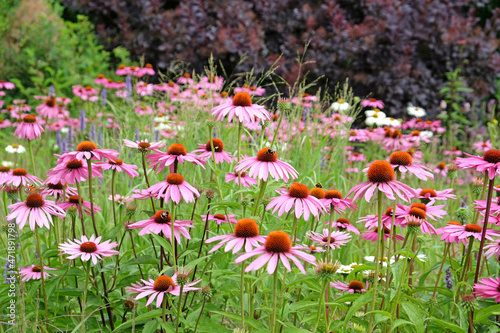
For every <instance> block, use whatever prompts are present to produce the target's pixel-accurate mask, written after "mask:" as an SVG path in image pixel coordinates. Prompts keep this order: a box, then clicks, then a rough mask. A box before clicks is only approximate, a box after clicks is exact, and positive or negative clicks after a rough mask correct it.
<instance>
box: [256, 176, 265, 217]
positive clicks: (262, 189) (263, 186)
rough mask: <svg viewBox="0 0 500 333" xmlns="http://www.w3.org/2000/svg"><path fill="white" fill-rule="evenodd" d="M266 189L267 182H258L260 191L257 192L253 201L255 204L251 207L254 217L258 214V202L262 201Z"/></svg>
mask: <svg viewBox="0 0 500 333" xmlns="http://www.w3.org/2000/svg"><path fill="white" fill-rule="evenodd" d="M266 187H267V181H265V180H262V179H261V180H260V191H259V194H258V195H257V198H256V199H255V204H254V206H253V214H254V215H255V216H258V215H259V214H258V213H259V204H260V200H261V199H262V197H263V196H264V193H265V192H266Z"/></svg>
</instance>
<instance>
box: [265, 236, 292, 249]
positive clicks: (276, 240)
mask: <svg viewBox="0 0 500 333" xmlns="http://www.w3.org/2000/svg"><path fill="white" fill-rule="evenodd" d="M264 247H265V248H266V251H267V252H273V253H287V252H289V251H290V249H291V248H292V241H291V240H290V237H288V235H287V233H286V232H284V231H272V232H270V233H269V235H268V236H267V237H266V241H265V243H264Z"/></svg>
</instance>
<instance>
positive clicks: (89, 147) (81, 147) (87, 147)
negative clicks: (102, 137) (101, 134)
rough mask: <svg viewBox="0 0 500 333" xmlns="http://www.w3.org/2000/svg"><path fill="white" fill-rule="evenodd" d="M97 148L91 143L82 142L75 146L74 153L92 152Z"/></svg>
mask: <svg viewBox="0 0 500 333" xmlns="http://www.w3.org/2000/svg"><path fill="white" fill-rule="evenodd" d="M94 149H97V146H96V144H95V143H93V142H92V141H83V142H80V143H79V144H78V146H76V151H93V150H94Z"/></svg>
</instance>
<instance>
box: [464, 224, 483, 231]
mask: <svg viewBox="0 0 500 333" xmlns="http://www.w3.org/2000/svg"><path fill="white" fill-rule="evenodd" d="M465 231H468V232H474V233H480V232H481V231H483V228H482V227H481V226H480V225H477V224H466V225H465Z"/></svg>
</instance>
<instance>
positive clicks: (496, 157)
mask: <svg viewBox="0 0 500 333" xmlns="http://www.w3.org/2000/svg"><path fill="white" fill-rule="evenodd" d="M483 159H484V160H485V161H486V162H488V163H500V150H498V149H490V150H488V151H487V152H486V153H484V155H483Z"/></svg>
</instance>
